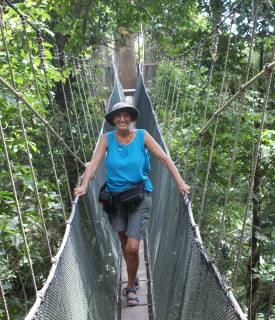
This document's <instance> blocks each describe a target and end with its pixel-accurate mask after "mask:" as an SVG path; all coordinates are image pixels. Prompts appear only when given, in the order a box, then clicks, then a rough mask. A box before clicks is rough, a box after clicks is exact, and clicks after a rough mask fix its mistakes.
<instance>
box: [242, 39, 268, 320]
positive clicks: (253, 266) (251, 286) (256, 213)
mask: <svg viewBox="0 0 275 320" xmlns="http://www.w3.org/2000/svg"><path fill="white" fill-rule="evenodd" d="M263 55H264V46H263V43H261V47H260V59H259V70H262V68H263V65H264V60H263V59H264V58H263ZM259 91H260V92H262V91H263V88H262V86H260V88H259ZM260 159H261V155H260V156H259V159H258V164H257V167H256V172H255V180H254V186H253V222H252V235H251V256H250V259H249V261H248V263H247V278H248V286H247V292H246V298H247V299H246V301H247V307H248V319H249V320H256V319H257V310H258V304H257V290H258V287H259V282H260V278H259V275H258V273H257V271H256V270H257V269H258V266H259V262H260V249H259V242H258V239H257V233H260V232H261V227H260V226H261V223H260V206H261V204H260V182H261V181H260V180H261V169H260V163H261V160H260Z"/></svg>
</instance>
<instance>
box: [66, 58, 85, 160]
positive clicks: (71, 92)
mask: <svg viewBox="0 0 275 320" xmlns="http://www.w3.org/2000/svg"><path fill="white" fill-rule="evenodd" d="M64 66H65V68H67V67H68V60H67V57H66V55H64ZM67 80H68V85H69V91H70V96H71V100H72V106H73V112H74V116H75V119H76V127H77V131H78V135H79V141H80V147H81V151H82V155H83V158H84V162H87V160H86V155H85V149H84V144H83V140H82V133H81V130H80V123H79V119H78V114H77V111H76V104H75V99H74V93H73V88H72V83H71V79H70V75H69V76H68V79H67Z"/></svg>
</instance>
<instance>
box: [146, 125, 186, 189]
mask: <svg viewBox="0 0 275 320" xmlns="http://www.w3.org/2000/svg"><path fill="white" fill-rule="evenodd" d="M144 144H145V146H146V148H147V149H148V150H149V151H151V152H152V153H153V154H154V155H155V156H156V157H157V158H158V159H159V160H160V161H161V162H162V163H163V165H164V166H165V167H166V168H167V169H168V170H169V171H170V172H171V174H172V176H173V177H174V179H175V181H176V184H177V186H178V188H179V191H180V192H181V193H189V186H188V185H187V184H186V183H185V182H184V181H183V179H182V177H181V176H180V174H179V171H178V169H177V167H176V166H175V164H174V162H173V161H172V160H171V158H170V157H169V156H168V155H167V154H166V153H165V152H164V151H163V150H162V149H161V147H160V145H159V144H158V143H157V142H156V141H155V139H154V138H153V137H152V136H151V135H150V134H149V133H148V132H147V131H145V132H144Z"/></svg>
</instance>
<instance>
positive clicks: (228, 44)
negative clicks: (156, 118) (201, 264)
mask: <svg viewBox="0 0 275 320" xmlns="http://www.w3.org/2000/svg"><path fill="white" fill-rule="evenodd" d="M232 24H233V20H232V21H231V28H232ZM231 28H230V35H229V36H228V39H227V46H226V55H225V62H224V68H223V73H222V83H221V87H220V93H219V100H218V107H217V110H218V109H219V108H220V106H221V105H222V94H223V92H224V82H225V76H226V71H227V62H228V55H229V48H230V41H231ZM218 41H219V40H218V33H217V40H216V42H215V46H214V49H213V52H212V60H213V65H214V63H215V61H216V55H217V46H218ZM212 71H213V68H212ZM207 96H209V92H208V95H207ZM208 101H209V99H208ZM208 101H207V105H208ZM205 119H206V113H204V121H205ZM218 123H219V117H218V116H216V120H215V125H214V132H213V136H212V141H211V147H210V154H209V158H208V165H207V172H206V177H205V181H204V187H203V194H202V201H201V208H200V212H199V218H198V224H199V226H200V224H201V217H202V213H203V210H204V203H205V196H206V192H207V188H208V179H209V174H210V170H211V167H212V159H213V153H214V145H215V140H216V134H217V128H218Z"/></svg>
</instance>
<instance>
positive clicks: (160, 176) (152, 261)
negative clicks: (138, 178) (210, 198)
mask: <svg viewBox="0 0 275 320" xmlns="http://www.w3.org/2000/svg"><path fill="white" fill-rule="evenodd" d="M135 104H136V106H137V108H138V109H139V111H140V114H141V116H140V118H139V119H138V121H137V127H142V128H146V130H147V131H148V132H149V133H150V134H151V135H152V136H153V137H154V138H155V139H156V141H157V142H158V143H159V144H160V145H161V146H162V148H163V149H164V150H165V151H167V148H166V146H165V143H164V142H163V139H162V136H161V133H160V130H159V128H158V124H157V122H156V119H155V116H154V113H153V110H152V105H151V101H150V99H149V96H148V95H147V92H146V89H145V86H144V82H143V76H142V75H141V76H140V78H139V82H138V85H137V90H136V94H135ZM151 164H152V174H151V177H152V180H153V184H154V192H153V209H152V212H151V218H150V225H149V229H148V232H147V248H148V258H149V259H148V260H149V267H150V277H151V289H152V300H153V308H154V315H155V319H157V320H162V319H165V320H169V319H188V320H190V319H193V320H208V319H209V320H210V319H211V320H215V319H217V320H218V319H219V320H224V319H227V320H230V319H245V316H244V314H243V312H242V311H241V309H240V307H239V306H238V303H237V302H236V300H235V298H234V296H233V294H232V292H231V290H230V288H227V287H226V285H225V284H224V282H223V280H222V278H221V276H220V274H219V272H218V270H217V268H216V267H215V264H214V262H213V261H209V260H208V257H207V255H206V253H205V251H204V248H203V246H202V243H201V239H200V235H199V230H198V228H197V226H196V224H195V223H194V220H193V214H192V209H191V204H190V202H189V200H188V199H187V198H184V197H183V196H182V195H181V194H179V192H178V190H177V187H176V185H175V183H174V180H173V178H172V176H171V175H170V173H168V171H167V170H166V169H165V168H164V167H163V166H162V164H161V163H160V162H159V161H158V160H157V159H155V158H154V157H152V159H151Z"/></svg>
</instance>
